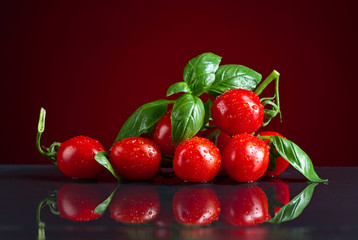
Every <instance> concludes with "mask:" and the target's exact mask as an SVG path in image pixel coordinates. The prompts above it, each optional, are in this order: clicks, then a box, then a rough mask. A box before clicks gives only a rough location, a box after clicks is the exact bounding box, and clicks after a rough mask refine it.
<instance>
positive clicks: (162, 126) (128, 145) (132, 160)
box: [56, 89, 288, 182]
mask: <svg viewBox="0 0 358 240" xmlns="http://www.w3.org/2000/svg"><path fill="white" fill-rule="evenodd" d="M211 114H212V119H213V121H211V123H212V124H213V125H215V126H214V127H212V128H208V129H207V130H206V133H205V131H200V132H199V133H198V134H197V136H194V137H192V138H188V139H186V140H184V141H182V142H181V143H180V144H179V145H178V146H175V145H174V144H173V140H172V125H171V124H172V122H171V110H169V111H168V112H167V113H166V114H164V115H163V117H162V118H161V119H160V120H159V121H158V122H157V123H156V125H155V127H154V130H153V133H152V135H151V136H149V137H148V136H146V135H144V136H143V137H128V138H124V139H122V140H120V141H117V142H115V144H114V145H113V146H112V148H111V149H110V154H109V156H110V159H109V163H110V165H111V166H112V167H113V170H114V171H115V172H116V173H117V174H118V175H119V176H120V177H121V178H124V179H127V180H135V181H143V180H150V179H152V178H153V177H154V176H155V175H156V174H157V173H158V171H159V169H160V166H161V161H162V158H163V157H165V156H168V155H171V156H172V157H173V160H172V166H173V170H174V172H175V174H176V175H177V176H178V177H179V178H180V179H181V180H183V181H186V182H209V181H211V180H213V179H214V178H215V177H216V176H217V175H218V173H219V172H221V173H224V174H228V175H229V177H230V178H231V179H233V180H235V181H238V182H252V181H255V180H257V179H259V178H260V177H262V176H263V175H264V174H265V175H267V176H276V175H278V174H280V173H281V172H283V171H284V170H285V168H286V167H287V166H288V162H287V161H286V160H285V159H283V158H282V157H280V156H278V157H277V159H276V161H275V166H274V168H271V166H269V156H270V146H269V145H268V144H269V142H268V141H269V140H268V139H263V140H261V139H259V138H258V137H257V136H260V137H262V136H272V135H279V136H281V137H282V135H280V134H278V133H276V132H268V131H265V132H261V133H259V134H258V135H257V136H254V135H253V134H252V133H253V132H255V131H257V130H258V129H259V128H260V126H261V125H262V123H263V118H264V108H263V106H262V104H261V102H260V99H259V98H258V96H257V95H256V94H255V93H253V92H252V91H249V90H245V89H232V90H229V91H226V92H225V93H223V94H222V95H220V96H218V97H217V98H216V99H215V101H214V103H213V104H212V107H211ZM213 125H211V126H213ZM204 130H205V129H204ZM215 131H217V132H219V131H220V134H219V135H218V136H217V138H216V140H217V141H216V145H215V144H214V143H213V141H210V140H209V139H207V138H205V137H210V135H212V134H213V133H215ZM198 136H199V137H198ZM200 136H201V137H200ZM203 136H205V137H203ZM211 140H212V139H211ZM100 151H105V150H104V147H103V146H102V145H101V144H100V143H99V142H98V141H96V140H94V139H92V138H89V137H84V136H79V137H74V138H72V139H69V140H67V141H65V142H63V143H62V144H60V146H59V147H58V149H57V152H56V154H57V155H56V160H57V164H58V167H59V169H60V170H61V171H62V172H63V173H64V174H65V175H67V176H68V177H71V178H80V179H89V178H96V177H98V176H100V175H101V174H102V173H103V171H104V170H105V169H104V167H103V166H101V165H100V164H99V163H98V162H97V161H96V159H95V158H94V157H95V155H96V154H97V153H98V152H100Z"/></svg>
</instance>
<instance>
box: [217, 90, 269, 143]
mask: <svg viewBox="0 0 358 240" xmlns="http://www.w3.org/2000/svg"><path fill="white" fill-rule="evenodd" d="M211 113H212V118H213V120H214V123H215V125H216V126H217V127H218V128H219V129H220V130H222V131H224V132H226V133H227V134H229V135H231V136H233V135H236V134H240V133H245V132H246V133H252V132H255V131H256V130H257V129H259V127H260V126H261V125H262V121H263V117H264V108H263V106H262V104H261V102H260V99H259V97H258V96H257V95H256V94H255V93H253V92H252V91H248V90H245V89H232V90H229V91H227V92H225V93H223V94H222V95H220V96H219V97H217V99H216V100H215V102H214V103H213V106H212V107H211Z"/></svg>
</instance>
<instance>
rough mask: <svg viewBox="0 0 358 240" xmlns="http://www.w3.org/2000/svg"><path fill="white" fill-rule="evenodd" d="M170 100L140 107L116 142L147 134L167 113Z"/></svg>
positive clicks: (127, 122) (123, 127) (129, 119)
mask: <svg viewBox="0 0 358 240" xmlns="http://www.w3.org/2000/svg"><path fill="white" fill-rule="evenodd" d="M168 103H169V101H168V100H164V99H162V100H157V101H154V102H150V103H147V104H144V105H142V106H140V107H139V108H138V109H137V110H136V111H135V112H134V113H133V114H132V115H131V116H130V117H129V118H128V119H127V120H126V122H125V123H124V124H123V126H122V128H121V130H120V131H119V133H118V136H117V138H116V141H115V142H118V141H120V140H122V139H124V138H128V137H138V136H140V135H141V134H142V133H147V132H148V131H149V130H150V129H151V128H152V127H153V126H154V124H156V123H157V122H158V121H159V119H160V118H161V117H163V115H164V114H165V113H166V112H167V107H168Z"/></svg>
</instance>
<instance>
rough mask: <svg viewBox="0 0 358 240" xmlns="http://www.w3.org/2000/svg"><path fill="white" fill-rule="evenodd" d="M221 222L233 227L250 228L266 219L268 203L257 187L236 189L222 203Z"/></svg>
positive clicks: (262, 192)
mask: <svg viewBox="0 0 358 240" xmlns="http://www.w3.org/2000/svg"><path fill="white" fill-rule="evenodd" d="M222 205H223V212H222V222H223V223H227V224H230V225H234V226H252V225H257V224H259V223H262V222H264V221H265V220H267V218H268V201H267V197H266V195H265V193H264V191H263V190H262V189H261V188H260V187H257V186H252V187H236V188H234V189H232V190H231V191H230V193H229V194H228V196H227V197H226V198H225V200H224V201H223V203H222Z"/></svg>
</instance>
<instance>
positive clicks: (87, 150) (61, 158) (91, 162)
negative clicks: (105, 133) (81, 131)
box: [56, 136, 105, 179]
mask: <svg viewBox="0 0 358 240" xmlns="http://www.w3.org/2000/svg"><path fill="white" fill-rule="evenodd" d="M99 151H105V149H104V147H103V146H102V145H101V144H100V143H99V142H98V141H97V140H95V139H93V138H90V137H85V136H78V137H74V138H71V139H69V140H67V141H65V142H63V143H61V145H60V147H59V149H58V151H57V156H56V159H57V165H58V168H59V169H60V170H61V172H63V173H64V174H65V175H66V176H68V177H70V178H80V179H90V178H96V177H98V176H99V175H100V174H102V173H103V172H104V171H105V168H104V167H102V166H101V165H100V164H99V163H97V161H96V160H95V159H94V156H95V155H96V154H97V153H98V152H99Z"/></svg>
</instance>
